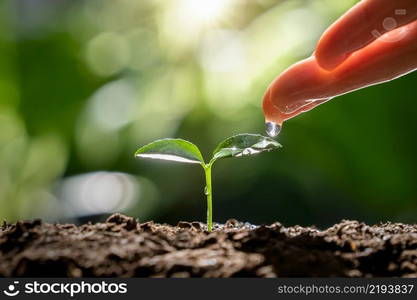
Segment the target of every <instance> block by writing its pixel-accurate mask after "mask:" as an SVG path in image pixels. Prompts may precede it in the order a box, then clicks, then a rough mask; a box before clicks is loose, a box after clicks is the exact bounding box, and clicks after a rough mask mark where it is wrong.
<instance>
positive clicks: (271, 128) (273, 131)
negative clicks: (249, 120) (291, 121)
mask: <svg viewBox="0 0 417 300" xmlns="http://www.w3.org/2000/svg"><path fill="white" fill-rule="evenodd" d="M265 130H266V134H267V135H269V136H270V137H272V138H274V137H277V136H278V134H279V133H280V131H281V125H279V124H277V123H275V122H266V123H265Z"/></svg>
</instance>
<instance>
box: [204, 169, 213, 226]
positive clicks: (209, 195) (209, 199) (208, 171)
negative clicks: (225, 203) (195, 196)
mask: <svg viewBox="0 0 417 300" xmlns="http://www.w3.org/2000/svg"><path fill="white" fill-rule="evenodd" d="M211 166H212V164H211V163H209V164H206V165H204V172H205V174H206V189H205V194H206V196H207V230H208V231H212V230H213V207H212V190H211Z"/></svg>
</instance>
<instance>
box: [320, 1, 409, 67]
mask: <svg viewBox="0 0 417 300" xmlns="http://www.w3.org/2000/svg"><path fill="white" fill-rule="evenodd" d="M416 19H417V1H416V0H363V1H361V2H360V3H358V4H357V5H355V6H354V7H353V8H351V9H350V10H349V11H348V12H347V13H346V14H344V15H343V16H342V17H341V18H340V19H339V20H337V21H336V22H335V23H334V24H333V25H332V26H330V27H329V28H328V29H327V30H326V32H325V33H324V34H323V36H322V37H321V39H320V41H319V43H318V45H317V48H316V51H315V57H316V59H317V62H318V64H319V65H320V66H321V67H322V68H324V69H326V70H333V69H335V68H336V67H337V66H339V65H340V64H341V63H342V62H344V61H345V60H346V59H347V58H348V57H349V55H350V54H352V53H353V52H355V51H356V50H359V49H361V48H363V47H365V46H366V45H368V44H370V43H372V42H373V41H374V40H376V39H378V38H379V37H381V36H382V35H383V34H384V33H386V32H388V31H391V30H393V29H395V28H398V27H400V26H403V25H406V24H408V23H410V22H412V21H414V20H416Z"/></svg>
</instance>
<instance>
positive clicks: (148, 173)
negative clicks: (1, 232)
mask: <svg viewBox="0 0 417 300" xmlns="http://www.w3.org/2000/svg"><path fill="white" fill-rule="evenodd" d="M356 2H357V1H353V0H338V1H335V0H304V1H303V0H287V1H284V0H281V1H279V0H205V1H203V0H169V1H168V0H86V1H80V0H78V1H76V0H3V1H1V2H0V51H1V52H0V53H1V56H0V220H2V219H6V220H8V221H14V220H16V219H22V218H33V217H41V218H44V219H46V220H48V221H71V222H73V221H74V222H79V221H85V220H97V219H100V218H102V217H104V216H105V215H107V214H109V213H111V212H114V211H121V212H124V213H126V214H129V215H132V216H135V217H138V218H139V219H140V220H141V221H147V220H151V219H153V220H155V221H158V222H167V223H172V224H175V223H176V222H177V221H179V220H201V221H204V219H205V210H206V202H205V196H204V193H203V189H204V176H203V172H202V170H201V168H199V167H198V166H193V165H182V164H176V163H167V162H157V161H142V160H136V159H134V158H133V153H134V151H135V150H136V149H137V148H138V147H140V146H142V145H144V144H145V143H148V142H150V141H153V140H155V139H158V138H164V137H181V138H184V139H187V140H190V141H192V142H194V143H195V144H197V145H198V146H199V147H200V148H201V149H202V150H203V154H204V155H205V156H206V157H208V156H209V155H210V152H211V151H212V149H214V147H215V146H216V144H217V143H218V142H219V141H221V140H223V139H224V138H226V137H228V136H230V135H233V134H237V133H243V132H249V133H263V131H264V120H263V115H262V111H261V99H262V96H263V93H264V91H265V89H266V87H267V86H268V84H269V83H270V82H271V81H272V80H273V78H274V77H275V76H276V75H277V74H279V73H280V72H281V71H282V70H284V69H285V68H287V67H288V66H289V65H290V64H292V63H294V62H296V61H297V60H300V59H302V58H305V57H307V56H309V55H310V54H311V53H312V51H313V50H314V46H315V43H316V42H317V40H318V38H319V37H320V35H321V33H322V32H323V31H324V30H325V29H326V27H327V26H328V25H330V24H331V23H332V22H333V21H334V20H336V19H337V18H338V17H339V16H340V15H341V14H342V13H343V12H345V11H346V10H347V9H348V8H349V7H351V6H352V5H353V4H354V3H356ZM352 30H354V29H352ZM416 80H417V74H416V73H414V74H409V75H407V76H405V77H403V78H400V79H398V80H396V81H393V82H390V83H387V84H384V85H380V86H375V87H371V88H367V89H365V90H361V91H357V92H354V93H352V94H349V95H345V96H342V97H339V98H337V99H335V100H333V101H331V102H329V103H327V104H325V105H322V106H320V107H318V108H317V109H315V110H313V111H311V112H309V113H306V114H303V115H300V116H299V117H297V118H295V119H293V120H290V121H288V122H286V123H285V127H284V130H283V132H282V133H281V135H280V137H279V141H280V142H281V143H282V144H283V145H284V148H283V149H282V150H280V151H278V152H273V153H268V154H265V155H260V156H257V157H251V158H245V159H230V160H224V161H222V162H220V163H218V164H217V165H216V166H215V167H214V174H213V177H214V178H213V180H214V182H213V185H214V220H215V221H217V222H224V221H226V220H227V219H228V218H236V219H239V220H243V221H248V222H252V223H255V224H259V223H269V222H273V221H276V220H278V221H281V222H283V223H284V224H287V225H292V224H302V225H306V224H316V225H318V226H319V227H323V226H327V225H330V224H332V223H334V222H337V221H339V220H340V219H342V218H354V219H359V220H363V221H367V222H378V221H385V220H391V221H401V222H412V223H415V222H416V217H417V201H416V200H417V188H416V178H417V174H416V163H417V159H416V155H415V153H416V150H417V143H416V139H415V129H416V128H417V118H416V117H415V116H416V112H417V102H416V101H415V100H416Z"/></svg>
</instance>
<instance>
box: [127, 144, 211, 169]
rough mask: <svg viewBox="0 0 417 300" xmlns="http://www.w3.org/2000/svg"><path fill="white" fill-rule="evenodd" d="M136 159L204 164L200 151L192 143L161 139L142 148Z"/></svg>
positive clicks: (137, 152)
mask: <svg viewBox="0 0 417 300" xmlns="http://www.w3.org/2000/svg"><path fill="white" fill-rule="evenodd" d="M135 156H136V157H142V158H152V159H162V160H170V161H178V162H184V163H191V164H204V159H203V156H202V155H201V152H200V150H198V148H197V146H196V145H194V144H193V143H190V142H188V141H185V140H182V139H162V140H157V141H154V142H152V143H150V144H148V145H145V146H143V147H142V148H140V149H139V150H138V151H136V153H135Z"/></svg>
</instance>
